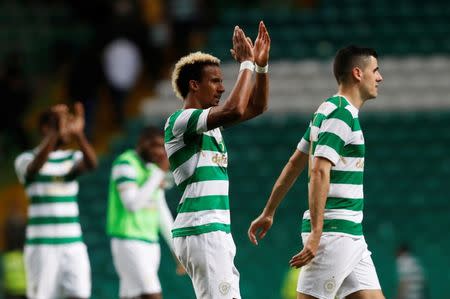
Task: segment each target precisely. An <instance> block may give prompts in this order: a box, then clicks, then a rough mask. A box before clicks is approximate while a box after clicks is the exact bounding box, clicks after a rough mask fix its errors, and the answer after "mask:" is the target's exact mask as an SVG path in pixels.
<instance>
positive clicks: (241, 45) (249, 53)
mask: <svg viewBox="0 0 450 299" xmlns="http://www.w3.org/2000/svg"><path fill="white" fill-rule="evenodd" d="M230 52H231V55H232V56H233V58H234V59H235V60H236V61H237V62H242V61H245V60H250V61H255V58H254V56H253V45H252V42H251V40H250V39H249V38H247V36H245V33H244V31H243V30H242V29H241V28H239V26H235V27H234V32H233V48H232V49H231V50H230Z"/></svg>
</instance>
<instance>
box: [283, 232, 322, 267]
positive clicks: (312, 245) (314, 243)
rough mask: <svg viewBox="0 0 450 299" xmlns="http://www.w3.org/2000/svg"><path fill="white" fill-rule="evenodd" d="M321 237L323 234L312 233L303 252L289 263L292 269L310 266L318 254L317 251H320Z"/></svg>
mask: <svg viewBox="0 0 450 299" xmlns="http://www.w3.org/2000/svg"><path fill="white" fill-rule="evenodd" d="M320 236H321V234H318V233H314V232H312V233H311V234H310V235H309V237H308V240H307V241H306V244H305V246H304V247H303V249H302V251H300V252H299V253H297V254H296V255H294V256H293V257H292V258H291V260H290V261H289V265H290V266H291V267H295V268H300V267H302V266H304V265H306V264H308V263H309V262H310V261H311V260H312V259H313V258H314V257H315V256H316V254H317V250H318V249H319V243H320Z"/></svg>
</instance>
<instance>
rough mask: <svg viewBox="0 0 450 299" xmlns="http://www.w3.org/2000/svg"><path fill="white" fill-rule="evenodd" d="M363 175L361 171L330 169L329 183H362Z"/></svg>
mask: <svg viewBox="0 0 450 299" xmlns="http://www.w3.org/2000/svg"><path fill="white" fill-rule="evenodd" d="M363 175H364V173H363V172H362V171H341V170H331V174H330V183H332V184H352V185H362V183H363Z"/></svg>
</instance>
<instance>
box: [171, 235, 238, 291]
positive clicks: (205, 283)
mask: <svg viewBox="0 0 450 299" xmlns="http://www.w3.org/2000/svg"><path fill="white" fill-rule="evenodd" d="M173 243H174V250H175V254H176V255H177V257H178V259H179V260H180V262H181V264H182V265H183V266H184V268H185V269H186V271H187V273H188V274H189V276H190V277H191V280H192V284H193V286H194V291H195V295H196V298H197V299H231V298H238V299H240V298H241V295H240V293H239V272H238V270H237V269H236V267H235V266H234V256H235V255H236V246H235V245H234V241H233V237H232V236H231V234H230V233H225V232H222V231H214V232H210V233H205V234H200V235H194V236H187V237H176V238H174V239H173Z"/></svg>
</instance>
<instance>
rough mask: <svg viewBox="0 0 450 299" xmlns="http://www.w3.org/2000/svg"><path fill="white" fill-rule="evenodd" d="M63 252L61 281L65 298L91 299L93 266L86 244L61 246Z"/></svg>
mask: <svg viewBox="0 0 450 299" xmlns="http://www.w3.org/2000/svg"><path fill="white" fill-rule="evenodd" d="M61 249H62V250H63V255H62V264H61V273H60V276H61V277H60V279H61V280H62V287H63V294H64V297H65V298H71V299H87V298H90V297H91V265H90V262H89V256H88V253H87V248H86V245H85V244H84V243H81V242H79V243H73V244H67V245H61Z"/></svg>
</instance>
